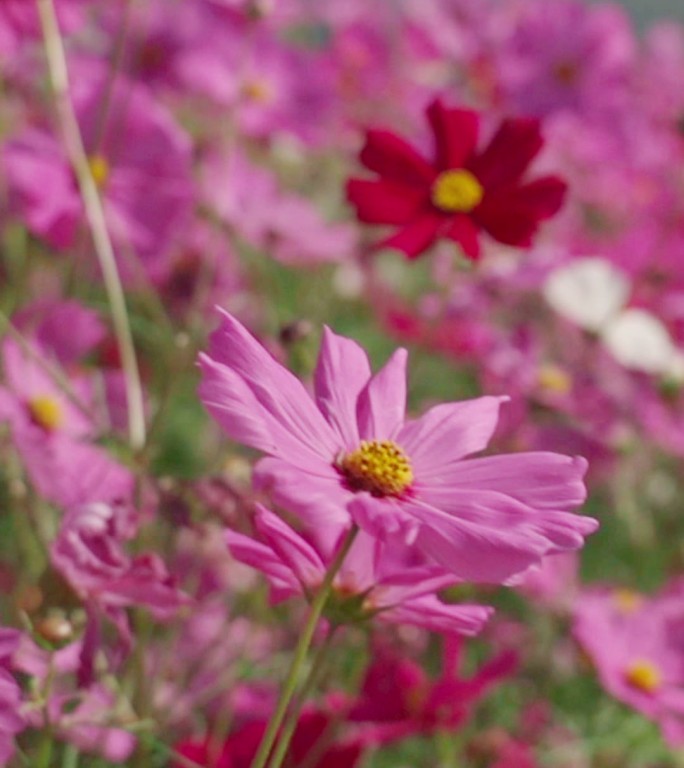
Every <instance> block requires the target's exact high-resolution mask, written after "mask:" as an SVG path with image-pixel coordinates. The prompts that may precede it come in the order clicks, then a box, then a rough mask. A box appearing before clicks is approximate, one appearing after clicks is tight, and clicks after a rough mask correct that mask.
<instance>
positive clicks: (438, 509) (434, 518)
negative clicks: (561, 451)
mask: <svg viewBox="0 0 684 768" xmlns="http://www.w3.org/2000/svg"><path fill="white" fill-rule="evenodd" d="M404 504H405V506H406V507H408V509H409V511H410V513H411V514H412V515H414V516H415V517H416V518H417V519H418V520H420V521H421V522H422V523H423V524H424V525H423V526H421V528H420V530H419V533H418V538H417V540H416V544H417V545H418V546H419V547H420V548H421V549H422V550H423V552H424V553H425V554H426V555H427V556H428V557H432V558H433V559H435V560H436V561H437V562H438V563H439V564H440V565H442V566H443V567H444V568H448V569H450V570H451V571H452V572H453V573H455V574H456V575H457V576H459V577H461V578H463V579H466V580H473V581H485V582H490V583H492V582H501V581H506V580H507V579H509V578H510V577H511V576H513V575H515V574H516V573H520V572H521V571H523V570H526V569H527V568H528V567H529V566H531V565H533V564H535V563H538V562H539V560H540V558H541V557H543V556H544V555H548V554H553V553H554V552H562V551H566V550H574V549H579V548H580V547H581V546H582V545H583V543H584V537H585V536H587V535H588V534H590V533H592V532H593V531H595V530H596V528H597V527H598V523H597V521H596V520H594V519H592V518H590V517H583V516H581V515H574V514H572V513H569V512H559V511H549V510H542V511H538V510H535V509H532V508H531V507H528V506H527V505H525V504H523V503H521V502H519V501H517V500H516V499H514V498H511V497H510V496H506V495H504V494H502V493H496V492H494V491H461V490H459V489H457V488H454V487H453V486H452V487H443V488H440V489H435V488H430V489H429V491H423V489H421V497H420V499H413V500H407V501H406V502H404Z"/></svg>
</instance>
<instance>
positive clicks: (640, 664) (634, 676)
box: [625, 659, 663, 693]
mask: <svg viewBox="0 0 684 768" xmlns="http://www.w3.org/2000/svg"><path fill="white" fill-rule="evenodd" d="M625 679H626V680H627V682H628V683H629V684H630V685H631V686H633V687H634V688H638V689H639V690H640V691H644V693H653V692H654V691H656V690H658V688H660V686H661V684H662V681H663V678H662V674H661V672H660V669H659V668H658V667H657V666H656V665H655V664H654V663H653V662H652V661H648V659H637V660H636V661H633V662H632V663H631V664H630V665H629V666H628V667H627V669H626V670H625Z"/></svg>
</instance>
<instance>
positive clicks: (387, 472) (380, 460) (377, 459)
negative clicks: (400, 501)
mask: <svg viewBox="0 0 684 768" xmlns="http://www.w3.org/2000/svg"><path fill="white" fill-rule="evenodd" d="M338 468H339V470H340V471H341V472H342V474H343V475H344V476H345V478H346V479H347V482H348V483H349V485H350V487H351V488H353V489H354V490H355V491H368V493H371V494H373V496H399V495H401V494H402V493H403V492H404V491H405V490H406V489H407V488H408V487H409V486H410V485H411V483H412V482H413V469H412V468H411V463H410V461H409V459H408V456H407V455H406V454H405V453H404V451H403V450H402V449H401V448H400V447H399V446H398V445H397V444H396V443H395V442H393V441H392V440H362V441H361V445H359V447H358V448H357V449H356V450H355V451H352V452H351V453H348V454H346V455H345V456H343V457H342V459H340V461H339V462H338Z"/></svg>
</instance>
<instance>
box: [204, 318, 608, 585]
mask: <svg viewBox="0 0 684 768" xmlns="http://www.w3.org/2000/svg"><path fill="white" fill-rule="evenodd" d="M221 317H222V323H221V327H220V328H219V329H218V330H217V331H216V332H215V333H214V334H213V335H212V337H211V341H210V351H209V354H208V355H207V354H202V355H201V356H200V367H201V369H202V375H203V381H202V383H201V386H200V396H201V398H202V400H203V402H204V404H205V406H206V407H207V408H208V410H209V411H210V413H211V414H212V415H213V416H214V417H215V418H216V419H217V421H218V422H219V424H220V425H221V426H222V427H223V428H224V429H225V430H226V432H227V433H228V434H229V435H230V436H231V437H232V438H233V439H235V440H237V441H240V442H242V443H244V444H246V445H249V446H251V447H253V448H256V449H258V450H260V451H263V452H264V453H266V454H268V456H267V458H264V459H262V460H261V461H259V463H258V464H257V467H256V475H255V477H256V481H257V483H258V484H259V485H260V486H262V487H270V488H272V491H273V495H274V499H275V500H276V502H277V503H280V504H282V505H284V506H287V507H288V508H289V509H291V510H293V511H296V512H297V513H298V514H299V515H300V516H301V517H302V519H303V520H304V521H305V523H306V524H307V525H308V526H309V528H310V529H311V530H312V534H313V536H314V537H316V538H317V540H318V541H319V542H326V544H327V546H332V545H333V544H334V542H335V541H336V534H337V533H338V531H339V527H340V525H342V526H345V525H346V526H348V525H349V524H350V523H351V520H352V519H353V520H354V521H355V522H356V523H357V524H358V525H359V526H360V527H361V528H363V529H365V530H366V531H367V532H368V533H370V534H371V535H374V536H379V537H383V538H384V537H389V536H395V535H400V536H401V537H403V539H404V541H405V542H406V543H413V544H415V546H416V547H417V548H418V550H420V551H422V552H423V553H424V554H425V556H426V557H428V558H430V559H432V560H434V561H436V562H438V563H439V564H440V565H442V566H443V567H444V568H446V569H447V570H448V571H449V572H451V573H453V574H454V575H456V576H457V577H458V578H462V579H466V580H471V581H481V582H493V583H499V582H502V581H505V580H507V579H509V578H510V577H511V576H513V575H514V574H516V573H520V572H522V571H524V570H526V569H527V568H528V567H529V566H531V565H533V564H535V563H538V562H539V561H540V559H541V558H542V557H543V556H544V555H548V554H552V553H554V552H563V551H567V550H574V549H578V548H579V547H581V546H582V544H583V541H584V536H586V535H588V534H589V533H592V532H593V531H594V530H596V528H597V526H598V523H597V521H596V520H593V519H592V518H588V517H580V516H577V515H573V514H570V513H569V510H571V509H572V508H574V507H576V506H577V505H579V504H581V503H582V501H583V500H584V498H585V488H584V484H583V482H582V476H583V474H584V471H585V469H586V462H585V460H584V459H582V458H579V457H575V458H572V457H568V456H561V455H558V454H555V453H548V452H534V453H519V454H516V455H507V456H489V457H485V458H478V459H467V460H465V458H466V457H467V456H469V455H470V454H472V453H475V452H477V451H481V450H482V449H484V448H485V447H486V445H487V443H488V441H489V439H490V437H491V435H492V433H493V432H494V429H495V427H496V424H497V419H498V411H499V405H500V403H501V401H502V398H495V397H481V398H478V399H475V400H470V401H466V402H461V403H447V404H443V405H437V406H435V407H433V408H431V409H430V410H429V411H427V413H425V414H424V415H423V416H421V417H420V418H418V419H415V420H412V419H410V420H407V419H406V417H405V408H406V371H405V369H406V351H405V350H403V349H400V350H398V351H397V352H395V354H394V355H393V356H392V357H391V359H390V360H389V361H388V363H387V364H386V365H385V366H384V367H383V368H382V369H381V370H380V371H379V372H378V373H376V374H375V375H372V374H371V370H370V365H369V362H368V358H367V357H366V354H365V352H364V351H363V349H361V347H359V345H358V344H356V343H355V342H354V341H352V340H351V339H346V338H344V337H341V336H337V335H335V334H334V333H333V332H332V331H330V330H329V329H327V328H326V330H325V332H324V336H323V342H322V347H321V351H320V354H319V358H318V363H317V366H316V371H315V374H314V393H313V397H312V396H311V395H310V394H309V393H308V392H307V390H306V389H305V387H304V385H303V384H302V383H301V382H300V381H299V380H298V379H297V378H296V377H295V376H294V375H293V374H291V373H290V372H289V371H287V370H286V369H285V368H283V366H281V365H280V364H279V363H277V362H276V361H275V360H274V359H273V358H272V357H271V355H270V354H269V353H268V352H267V351H266V350H265V349H264V348H263V347H262V346H261V344H259V343H258V342H257V341H256V339H254V338H253V337H252V336H251V335H250V334H249V333H248V332H247V331H246V330H245V328H244V327H243V326H242V325H240V323H239V322H238V321H237V320H236V319H235V318H234V317H232V316H231V315H229V314H228V313H226V312H222V313H221Z"/></svg>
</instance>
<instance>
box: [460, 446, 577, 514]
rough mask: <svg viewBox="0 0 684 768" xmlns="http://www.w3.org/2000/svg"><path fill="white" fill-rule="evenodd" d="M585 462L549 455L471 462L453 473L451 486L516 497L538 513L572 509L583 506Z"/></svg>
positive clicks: (497, 458)
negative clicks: (544, 510) (538, 510)
mask: <svg viewBox="0 0 684 768" xmlns="http://www.w3.org/2000/svg"><path fill="white" fill-rule="evenodd" d="M586 469H587V462H586V460H585V459H583V458H581V457H579V456H576V457H571V456H563V455H561V454H559V453H549V452H546V451H538V452H529V453H515V454H508V455H501V456H487V457H485V458H481V459H468V460H467V461H463V462H460V463H458V464H455V465H454V466H453V467H452V468H451V469H450V470H449V481H448V482H449V485H450V486H456V487H458V488H459V489H462V490H478V489H487V490H488V491H497V492H499V493H505V494H506V495H507V496H512V497H513V498H514V499H517V500H519V501H522V502H524V503H525V504H529V505H530V506H531V507H534V508H535V509H570V508H572V507H577V506H579V505H580V504H582V503H583V502H584V500H585V498H586V495H587V493H586V488H585V487H584V483H583V482H582V478H583V477H584V473H585V472H586Z"/></svg>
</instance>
